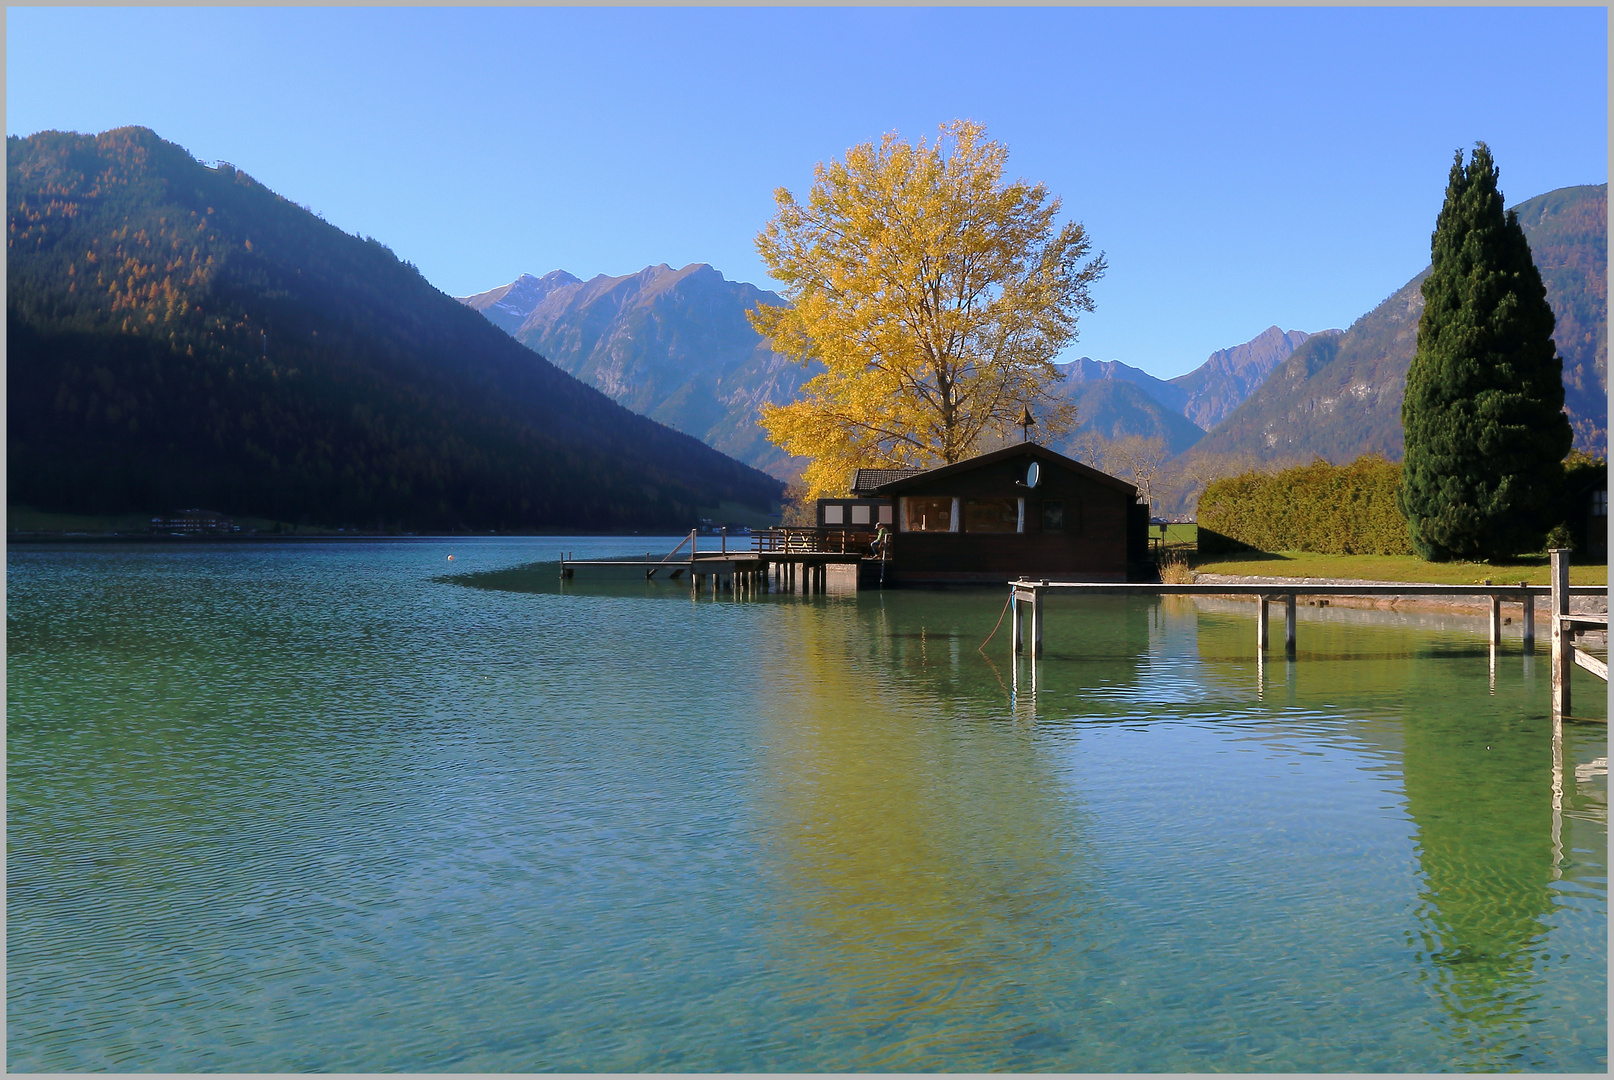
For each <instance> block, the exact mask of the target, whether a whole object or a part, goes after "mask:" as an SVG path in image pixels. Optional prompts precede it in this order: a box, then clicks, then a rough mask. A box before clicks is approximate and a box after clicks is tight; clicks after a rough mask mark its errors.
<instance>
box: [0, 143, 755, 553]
mask: <svg viewBox="0 0 1614 1080" xmlns="http://www.w3.org/2000/svg"><path fill="white" fill-rule="evenodd" d="M6 178H7V184H6V211H7V220H8V238H7V259H6V269H7V286H6V325H7V339H8V362H7V371H6V387H7V436H6V438H7V454H8V464H7V476H8V486H9V492H8V494H9V498H10V500H11V501H12V502H13V503H16V504H26V505H32V506H34V507H35V508H36V509H40V510H47V511H56V512H64V513H90V514H109V513H125V512H131V511H158V510H166V509H170V508H174V507H181V506H206V507H208V508H210V509H215V510H220V511H223V512H225V513H229V514H237V515H248V516H256V517H265V518H271V519H276V520H280V521H285V522H293V523H309V524H326V525H337V524H342V525H349V524H356V525H362V526H363V527H366V528H373V527H382V528H394V529H415V530H427V529H434V530H435V529H466V528H475V529H526V530H531V529H589V530H624V531H625V530H627V529H667V530H682V529H686V528H688V527H690V526H691V525H692V524H694V523H695V521H696V520H697V518H698V516H699V513H700V511H702V510H709V509H710V508H713V507H717V506H720V505H721V504H723V503H731V504H740V505H744V506H748V507H752V508H755V509H757V510H760V511H762V512H764V513H766V512H767V511H768V510H769V509H770V508H771V507H772V506H773V505H774V504H775V503H776V500H777V499H778V497H779V495H780V494H781V491H782V486H783V485H781V484H780V483H779V481H778V480H776V479H775V478H773V477H770V476H767V475H765V474H763V473H761V472H758V471H757V470H755V469H752V468H750V467H749V466H746V465H743V464H741V463H739V462H737V461H734V460H732V459H731V458H728V457H725V456H724V455H722V454H721V453H719V452H717V451H715V450H713V449H711V448H710V447H708V446H706V445H704V444H703V443H701V442H700V441H699V440H697V439H694V438H691V437H689V436H687V435H684V434H681V433H679V432H677V431H674V430H671V429H670V428H668V427H665V426H663V425H661V424H658V423H656V422H655V421H653V420H650V419H647V418H645V417H643V416H640V415H637V414H635V413H634V412H633V411H631V410H629V409H627V408H624V407H623V406H621V405H618V404H617V403H616V402H615V401H613V400H611V398H610V397H608V396H606V395H605V394H603V393H601V392H600V391H598V390H596V389H594V388H593V387H591V386H588V385H586V384H584V383H582V382H580V381H579V380H577V379H574V378H572V377H571V376H570V375H568V374H566V373H565V372H562V371H560V370H558V369H557V368H555V367H554V366H553V365H551V364H550V363H549V362H547V361H545V360H544V359H542V358H541V357H539V356H536V355H534V353H533V352H532V351H531V350H529V349H525V348H523V347H522V346H521V345H520V344H518V343H517V342H515V341H513V340H511V339H510V337H509V336H508V335H507V334H505V333H502V332H501V331H500V330H498V329H497V328H496V327H494V326H490V325H489V324H488V321H487V320H486V319H484V318H482V317H481V316H480V315H478V314H476V313H475V312H473V311H469V310H467V309H466V308H465V306H464V305H462V304H459V303H457V302H455V300H454V299H453V298H451V297H448V296H446V295H444V294H443V293H441V292H439V291H438V290H437V289H435V288H433V287H432V286H431V285H430V284H429V283H428V282H427V281H426V280H425V279H424V278H423V277H422V276H421V275H420V273H419V271H417V270H416V269H415V268H414V267H413V266H411V265H410V264H408V263H406V262H402V261H400V260H399V259H398V258H397V257H396V256H395V255H394V254H393V253H392V252H391V251H390V250H388V249H387V248H386V247H385V245H383V244H381V243H380V242H379V241H376V240H374V239H360V238H358V237H355V236H350V235H348V234H346V233H344V232H342V231H341V230H340V229H337V228H335V227H334V226H332V225H330V224H328V223H327V222H325V221H324V220H322V219H321V218H319V217H318V216H316V215H315V214H313V213H311V212H309V211H307V210H305V209H303V208H301V207H299V206H297V205H295V204H294V203H292V202H290V201H288V200H287V199H285V198H283V197H281V196H280V195H277V194H276V193H274V192H272V191H270V190H269V189H267V188H266V187H264V186H263V185H262V184H260V183H258V182H257V181H255V180H253V179H252V178H251V177H250V176H248V175H247V174H246V173H244V172H242V171H240V170H238V169H236V168H234V167H233V166H230V165H226V164H223V163H221V164H219V165H218V166H216V167H208V166H204V165H203V164H201V163H199V162H197V161H196V160H194V159H193V158H192V157H191V156H190V155H189V154H188V153H186V152H185V151H184V150H183V149H182V148H180V147H178V146H176V145H174V144H173V143H169V142H165V141H164V140H162V139H160V138H159V137H158V136H157V135H156V134H155V133H153V132H152V131H150V130H149V129H146V128H138V127H132V128H121V129H118V130H114V131H108V132H104V133H102V134H100V135H80V134H74V133H63V132H42V133H40V134H37V135H33V136H30V137H28V138H26V139H23V138H17V137H11V138H8V139H7V140H6Z"/></svg>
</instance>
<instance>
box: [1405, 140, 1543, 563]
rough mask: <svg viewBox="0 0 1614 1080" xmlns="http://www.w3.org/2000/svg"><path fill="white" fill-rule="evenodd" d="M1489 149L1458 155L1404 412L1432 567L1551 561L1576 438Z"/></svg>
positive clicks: (1418, 527)
mask: <svg viewBox="0 0 1614 1080" xmlns="http://www.w3.org/2000/svg"><path fill="white" fill-rule="evenodd" d="M1496 181H1497V169H1496V164H1495V162H1493V161H1492V159H1491V152H1490V149H1489V148H1487V147H1486V145H1485V144H1484V143H1478V144H1476V146H1475V148H1474V152H1473V155H1472V156H1471V157H1470V159H1469V163H1468V167H1467V168H1466V169H1465V168H1464V167H1463V155H1462V151H1458V152H1457V160H1456V161H1455V162H1453V164H1452V169H1451V178H1450V181H1449V182H1448V184H1447V187H1446V203H1445V205H1444V206H1442V207H1441V209H1440V217H1439V218H1438V219H1437V220H1436V223H1435V233H1434V236H1433V238H1432V241H1431V248H1432V253H1431V262H1432V263H1433V266H1432V269H1431V271H1430V274H1429V277H1428V278H1426V279H1425V280H1424V283H1423V298H1424V309H1423V315H1422V317H1421V318H1420V319H1419V321H1418V350H1417V354H1416V355H1415V356H1414V358H1413V361H1412V366H1411V368H1410V369H1409V370H1408V371H1407V392H1406V397H1405V399H1404V400H1403V402H1402V405H1401V426H1402V429H1403V431H1404V432H1405V436H1406V458H1405V462H1404V466H1403V469H1402V481H1401V483H1402V486H1401V492H1400V494H1399V496H1398V502H1399V504H1400V508H1401V513H1402V514H1403V515H1405V516H1406V519H1407V525H1408V527H1409V529H1410V531H1411V533H1412V543H1413V546H1414V547H1415V548H1417V550H1418V553H1419V554H1420V555H1422V556H1423V557H1424V558H1425V559H1429V560H1431V561H1435V562H1444V561H1446V560H1449V559H1454V558H1478V559H1493V558H1504V557H1507V556H1510V555H1516V554H1518V553H1520V552H1522V551H1529V550H1533V549H1539V547H1540V545H1541V542H1542V536H1543V534H1544V533H1545V531H1546V529H1547V527H1548V526H1549V525H1551V524H1553V522H1552V521H1551V520H1550V519H1551V517H1552V515H1553V512H1554V510H1555V509H1556V506H1557V496H1558V491H1559V489H1560V487H1561V486H1562V484H1563V458H1564V455H1565V454H1567V453H1568V452H1569V447H1570V443H1571V441H1572V439H1573V435H1572V433H1571V431H1570V427H1569V420H1568V418H1567V417H1566V416H1565V415H1564V413H1563V404H1564V385H1563V362H1562V361H1561V360H1560V359H1559V357H1558V351H1557V348H1556V347H1555V346H1554V344H1553V340H1552V330H1553V315H1552V309H1551V308H1550V307H1548V306H1547V294H1546V289H1545V288H1544V287H1543V286H1542V283H1541V275H1540V273H1538V272H1537V270H1536V267H1535V263H1534V262H1533V261H1532V260H1531V257H1530V245H1529V243H1528V242H1527V241H1526V240H1525V238H1524V230H1522V229H1521V228H1520V227H1519V222H1518V217H1517V216H1516V215H1515V214H1514V213H1513V212H1512V211H1506V212H1504V210H1503V203H1502V194H1501V192H1500V191H1498V190H1497V186H1496Z"/></svg>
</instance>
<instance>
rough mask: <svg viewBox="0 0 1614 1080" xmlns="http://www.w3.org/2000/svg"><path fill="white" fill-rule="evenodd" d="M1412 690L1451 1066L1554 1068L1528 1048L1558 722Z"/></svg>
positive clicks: (1549, 860) (1409, 765)
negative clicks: (1471, 707)
mask: <svg viewBox="0 0 1614 1080" xmlns="http://www.w3.org/2000/svg"><path fill="white" fill-rule="evenodd" d="M1411 689H1412V694H1411V695H1409V698H1410V699H1411V700H1416V701H1418V702H1419V706H1418V709H1417V712H1416V713H1412V714H1409V715H1408V716H1407V719H1406V723H1405V726H1404V749H1403V762H1404V766H1403V768H1404V775H1405V783H1406V794H1407V808H1408V810H1409V812H1410V813H1411V815H1412V818H1413V821H1414V822H1415V823H1416V824H1417V828H1418V833H1417V840H1418V858H1419V862H1420V864H1421V865H1422V868H1423V874H1424V879H1425V883H1426V884H1425V888H1424V890H1423V892H1422V894H1421V899H1422V903H1421V904H1420V906H1419V909H1418V917H1419V919H1420V920H1421V921H1422V923H1423V929H1422V931H1421V933H1420V935H1419V938H1420V939H1421V940H1414V942H1413V947H1414V948H1415V949H1416V950H1417V952H1418V958H1419V961H1420V963H1422V964H1423V974H1422V977H1423V978H1424V979H1425V980H1427V983H1428V985H1429V986H1430V988H1431V990H1432V991H1433V992H1434V994H1435V995H1436V997H1437V999H1438V1000H1439V1002H1440V1004H1441V1007H1442V1009H1443V1010H1444V1011H1445V1013H1446V1016H1447V1018H1448V1026H1447V1033H1448V1035H1449V1037H1450V1039H1451V1040H1452V1042H1453V1043H1454V1044H1455V1045H1454V1047H1453V1049H1454V1051H1455V1053H1456V1054H1457V1057H1456V1059H1455V1060H1454V1061H1453V1063H1452V1064H1453V1067H1455V1068H1459V1069H1478V1070H1485V1069H1499V1068H1526V1069H1528V1068H1532V1067H1535V1068H1541V1067H1551V1066H1550V1058H1547V1059H1542V1060H1533V1056H1534V1055H1537V1054H1539V1053H1540V1052H1541V1051H1542V1050H1543V1049H1547V1048H1544V1047H1540V1046H1539V1045H1537V1044H1536V1043H1534V1042H1532V1041H1531V1039H1530V1037H1529V1036H1530V1032H1529V1026H1530V1019H1529V1017H1530V1011H1531V1003H1532V1002H1533V1001H1534V1000H1535V998H1536V997H1537V996H1538V994H1539V984H1538V980H1537V975H1536V972H1535V964H1536V962H1537V959H1538V956H1537V954H1538V953H1539V951H1540V949H1539V945H1540V943H1541V942H1542V940H1543V938H1544V937H1545V935H1546V933H1547V930H1548V926H1547V924H1546V922H1545V921H1544V920H1545V917H1546V916H1547V915H1548V914H1549V913H1550V912H1551V911H1552V908H1553V895H1552V891H1551V889H1550V888H1549V883H1550V882H1551V881H1552V879H1553V876H1554V873H1555V870H1556V866H1555V859H1554V848H1553V840H1554V837H1553V830H1554V827H1555V823H1554V820H1553V811H1552V764H1553V763H1552V731H1551V722H1550V720H1548V719H1546V718H1543V717H1540V716H1534V715H1526V714H1515V716H1514V717H1513V718H1503V717H1502V716H1501V715H1499V714H1498V713H1494V712H1493V713H1489V714H1488V715H1486V716H1484V717H1483V718H1480V717H1476V716H1475V715H1473V714H1472V712H1468V713H1466V714H1465V712H1464V711H1463V710H1462V708H1461V702H1462V700H1463V698H1462V696H1461V695H1451V694H1449V693H1447V694H1445V695H1442V694H1441V693H1440V692H1439V691H1440V688H1437V687H1429V688H1428V689H1427V690H1426V691H1425V693H1423V694H1420V693H1419V692H1418V688H1417V687H1413V688H1411ZM1413 695H1416V696H1413Z"/></svg>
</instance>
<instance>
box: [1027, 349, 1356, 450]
mask: <svg viewBox="0 0 1614 1080" xmlns="http://www.w3.org/2000/svg"><path fill="white" fill-rule="evenodd" d="M1323 333H1324V334H1337V333H1339V331H1337V330H1325V331H1323ZM1310 336H1311V335H1309V334H1307V333H1305V332H1304V331H1301V330H1288V331H1285V330H1280V329H1278V328H1277V327H1276V326H1271V327H1268V328H1267V329H1266V330H1264V331H1262V332H1261V333H1260V334H1258V335H1256V336H1255V337H1254V338H1252V339H1250V340H1249V341H1247V342H1245V343H1244V344H1242V345H1234V346H1232V347H1231V348H1227V349H1219V350H1217V351H1216V352H1214V353H1211V355H1210V358H1209V359H1207V360H1206V361H1205V362H1204V363H1203V364H1201V365H1199V367H1197V368H1195V369H1194V370H1193V371H1190V372H1188V373H1187V374H1186V375H1179V376H1177V377H1176V378H1174V379H1158V378H1156V377H1155V376H1153V375H1150V374H1149V373H1148V372H1146V371H1144V370H1142V369H1141V368H1135V367H1132V366H1130V365H1128V364H1123V363H1121V362H1120V361H1119V360H1104V361H1100V360H1092V359H1089V358H1088V357H1085V356H1084V357H1082V358H1081V359H1079V360H1074V361H1072V362H1070V363H1068V364H1061V365H1059V366H1060V369H1061V373H1062V374H1063V376H1064V379H1063V381H1062V382H1061V383H1060V384H1059V385H1058V386H1057V387H1056V388H1055V393H1057V394H1059V395H1060V396H1063V397H1065V398H1066V399H1067V400H1069V401H1070V402H1071V403H1072V404H1074V405H1075V406H1076V411H1077V416H1078V418H1079V423H1078V426H1077V428H1076V431H1075V432H1073V433H1072V435H1071V436H1069V437H1068V438H1065V439H1062V440H1058V441H1057V443H1056V445H1055V449H1061V450H1073V449H1074V448H1075V447H1076V446H1078V445H1079V444H1080V442H1081V439H1082V436H1083V435H1086V434H1089V433H1093V434H1097V435H1099V436H1101V437H1102V438H1104V439H1116V438H1121V437H1124V436H1127V435H1142V436H1144V437H1146V438H1151V437H1154V438H1160V439H1161V440H1163V441H1164V442H1165V445H1166V449H1167V451H1168V452H1169V453H1170V454H1172V455H1174V456H1175V455H1177V454H1181V453H1183V452H1185V451H1187V450H1188V449H1189V448H1190V447H1192V446H1193V445H1195V444H1196V443H1197V442H1198V441H1199V440H1200V439H1201V438H1203V437H1204V435H1205V432H1206V430H1207V429H1209V428H1213V427H1215V426H1216V425H1217V424H1218V423H1220V422H1221V421H1222V420H1223V419H1224V418H1225V417H1226V416H1227V415H1228V414H1229V413H1231V412H1232V411H1233V410H1234V409H1235V408H1237V407H1238V406H1239V404H1240V403H1242V402H1243V401H1244V399H1245V398H1247V397H1249V396H1250V394H1251V393H1252V392H1254V390H1255V388H1256V387H1258V386H1260V385H1261V383H1262V381H1263V380H1264V379H1265V378H1266V377H1267V375H1268V374H1269V373H1270V372H1271V371H1272V369H1273V368H1275V367H1277V366H1278V364H1280V363H1282V362H1283V361H1284V360H1285V359H1287V358H1288V357H1289V355H1290V354H1291V353H1293V352H1294V351H1295V349H1296V347H1298V346H1299V345H1300V344H1301V343H1303V342H1304V341H1306V339H1307V338H1309V337H1310Z"/></svg>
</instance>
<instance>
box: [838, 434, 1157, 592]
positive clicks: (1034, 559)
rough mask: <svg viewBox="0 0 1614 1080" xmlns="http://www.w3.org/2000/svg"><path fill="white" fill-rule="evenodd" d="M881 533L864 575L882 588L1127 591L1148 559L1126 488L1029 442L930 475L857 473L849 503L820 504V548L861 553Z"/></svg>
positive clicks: (1135, 505) (1143, 518) (1139, 517)
mask: <svg viewBox="0 0 1614 1080" xmlns="http://www.w3.org/2000/svg"><path fill="white" fill-rule="evenodd" d="M882 524H883V525H885V526H886V527H887V529H888V530H889V535H890V539H889V543H888V548H887V552H886V558H885V560H884V562H885V565H884V566H883V567H881V566H876V565H869V566H863V567H862V568H861V573H862V575H863V577H869V576H871V575H873V574H876V573H878V574H879V575H880V576H881V583H882V584H884V585H885V586H892V585H898V586H900V585H949V584H961V585H984V584H992V585H1001V584H1003V583H1005V582H1007V581H1009V580H1010V579H1012V578H1016V577H1020V576H1022V575H1026V576H1036V577H1059V578H1062V579H1064V580H1070V581H1126V580H1128V577H1129V574H1135V573H1136V571H1137V568H1138V564H1140V563H1142V562H1144V561H1145V560H1146V559H1147V550H1146V545H1147V535H1148V527H1149V508H1148V507H1147V506H1145V505H1143V504H1142V503H1140V502H1138V492H1137V489H1136V488H1135V487H1133V486H1132V485H1131V484H1129V483H1127V482H1126V481H1124V480H1120V479H1117V478H1116V477H1113V476H1110V475H1108V474H1106V473H1102V472H1100V471H1098V470H1097V469H1094V468H1092V467H1090V466H1087V465H1083V464H1082V463H1081V462H1079V461H1075V460H1073V459H1071V458H1068V457H1065V456H1064V455H1063V454H1056V453H1055V452H1054V451H1052V450H1049V449H1048V448H1047V447H1044V446H1040V445H1038V444H1037V443H1031V442H1026V443H1018V444H1016V445H1014V446H1008V447H1005V448H1003V449H1001V450H995V451H993V452H991V453H988V454H981V455H979V456H977V457H973V458H968V459H966V460H964V461H960V462H957V463H955V464H952V465H943V466H940V467H938V468H934V469H858V470H855V472H854V473H853V475H852V478H851V483H850V485H849V487H848V491H847V494H846V495H845V496H843V497H834V498H824V499H819V500H818V523H817V530H816V531H817V533H818V534H819V536H820V537H821V540H820V542H821V543H822V544H824V545H826V546H831V547H833V546H836V539H837V536H840V537H848V538H849V537H854V536H855V537H856V538H857V539H856V540H853V541H851V544H853V545H855V544H858V543H863V544H866V543H867V541H866V540H864V539H863V538H864V537H865V536H867V537H868V538H869V539H872V538H873V530H874V529H876V528H877V527H878V526H880V525H882ZM839 546H841V547H843V548H844V547H846V546H848V540H846V539H842V540H841V541H840V545H839ZM872 584H875V582H873V581H867V582H865V581H863V580H861V579H860V585H862V586H864V587H867V586H868V585H872Z"/></svg>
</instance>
